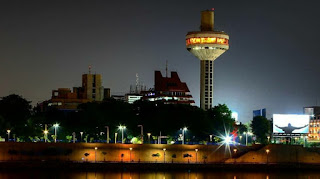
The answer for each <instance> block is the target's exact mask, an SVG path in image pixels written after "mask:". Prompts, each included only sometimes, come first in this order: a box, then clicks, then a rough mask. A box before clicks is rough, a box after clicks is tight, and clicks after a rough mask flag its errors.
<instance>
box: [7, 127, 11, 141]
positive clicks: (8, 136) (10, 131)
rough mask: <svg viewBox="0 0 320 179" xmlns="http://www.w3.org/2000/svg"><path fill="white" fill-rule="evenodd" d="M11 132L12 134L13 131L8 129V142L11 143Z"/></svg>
mask: <svg viewBox="0 0 320 179" xmlns="http://www.w3.org/2000/svg"><path fill="white" fill-rule="evenodd" d="M10 132H11V130H10V129H8V130H7V134H8V142H9V140H10Z"/></svg>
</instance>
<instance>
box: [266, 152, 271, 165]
mask: <svg viewBox="0 0 320 179" xmlns="http://www.w3.org/2000/svg"><path fill="white" fill-rule="evenodd" d="M269 152H270V150H269V149H266V153H267V164H268V163H269V159H268V154H269Z"/></svg>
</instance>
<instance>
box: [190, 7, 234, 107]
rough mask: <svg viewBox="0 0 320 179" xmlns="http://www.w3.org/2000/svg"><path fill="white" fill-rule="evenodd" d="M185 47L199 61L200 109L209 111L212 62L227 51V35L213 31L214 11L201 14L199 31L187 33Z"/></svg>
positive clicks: (211, 98)
mask: <svg viewBox="0 0 320 179" xmlns="http://www.w3.org/2000/svg"><path fill="white" fill-rule="evenodd" d="M186 47H187V50H188V51H189V52H191V53H192V54H193V55H194V56H196V57H197V58H198V59H200V62H201V63H200V64H201V67H200V70H201V74H200V107H201V108H202V109H204V110H207V109H210V108H211V107H212V104H213V85H214V84H213V75H214V73H213V65H214V64H213V61H214V60H215V59H217V58H218V57H219V56H220V55H222V54H223V53H224V52H225V51H227V50H228V49H229V35H228V34H226V33H224V32H219V31H215V30H214V11H213V9H212V10H206V11H202V12H201V26H200V31H192V32H188V34H187V35H186Z"/></svg>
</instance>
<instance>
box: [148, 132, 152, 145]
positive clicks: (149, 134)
mask: <svg viewBox="0 0 320 179" xmlns="http://www.w3.org/2000/svg"><path fill="white" fill-rule="evenodd" d="M147 135H148V141H149V144H150V136H151V133H147Z"/></svg>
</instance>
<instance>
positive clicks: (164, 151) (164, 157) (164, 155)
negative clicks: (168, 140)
mask: <svg viewBox="0 0 320 179" xmlns="http://www.w3.org/2000/svg"><path fill="white" fill-rule="evenodd" d="M162 150H163V163H166V150H167V149H166V148H163V149H162Z"/></svg>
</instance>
